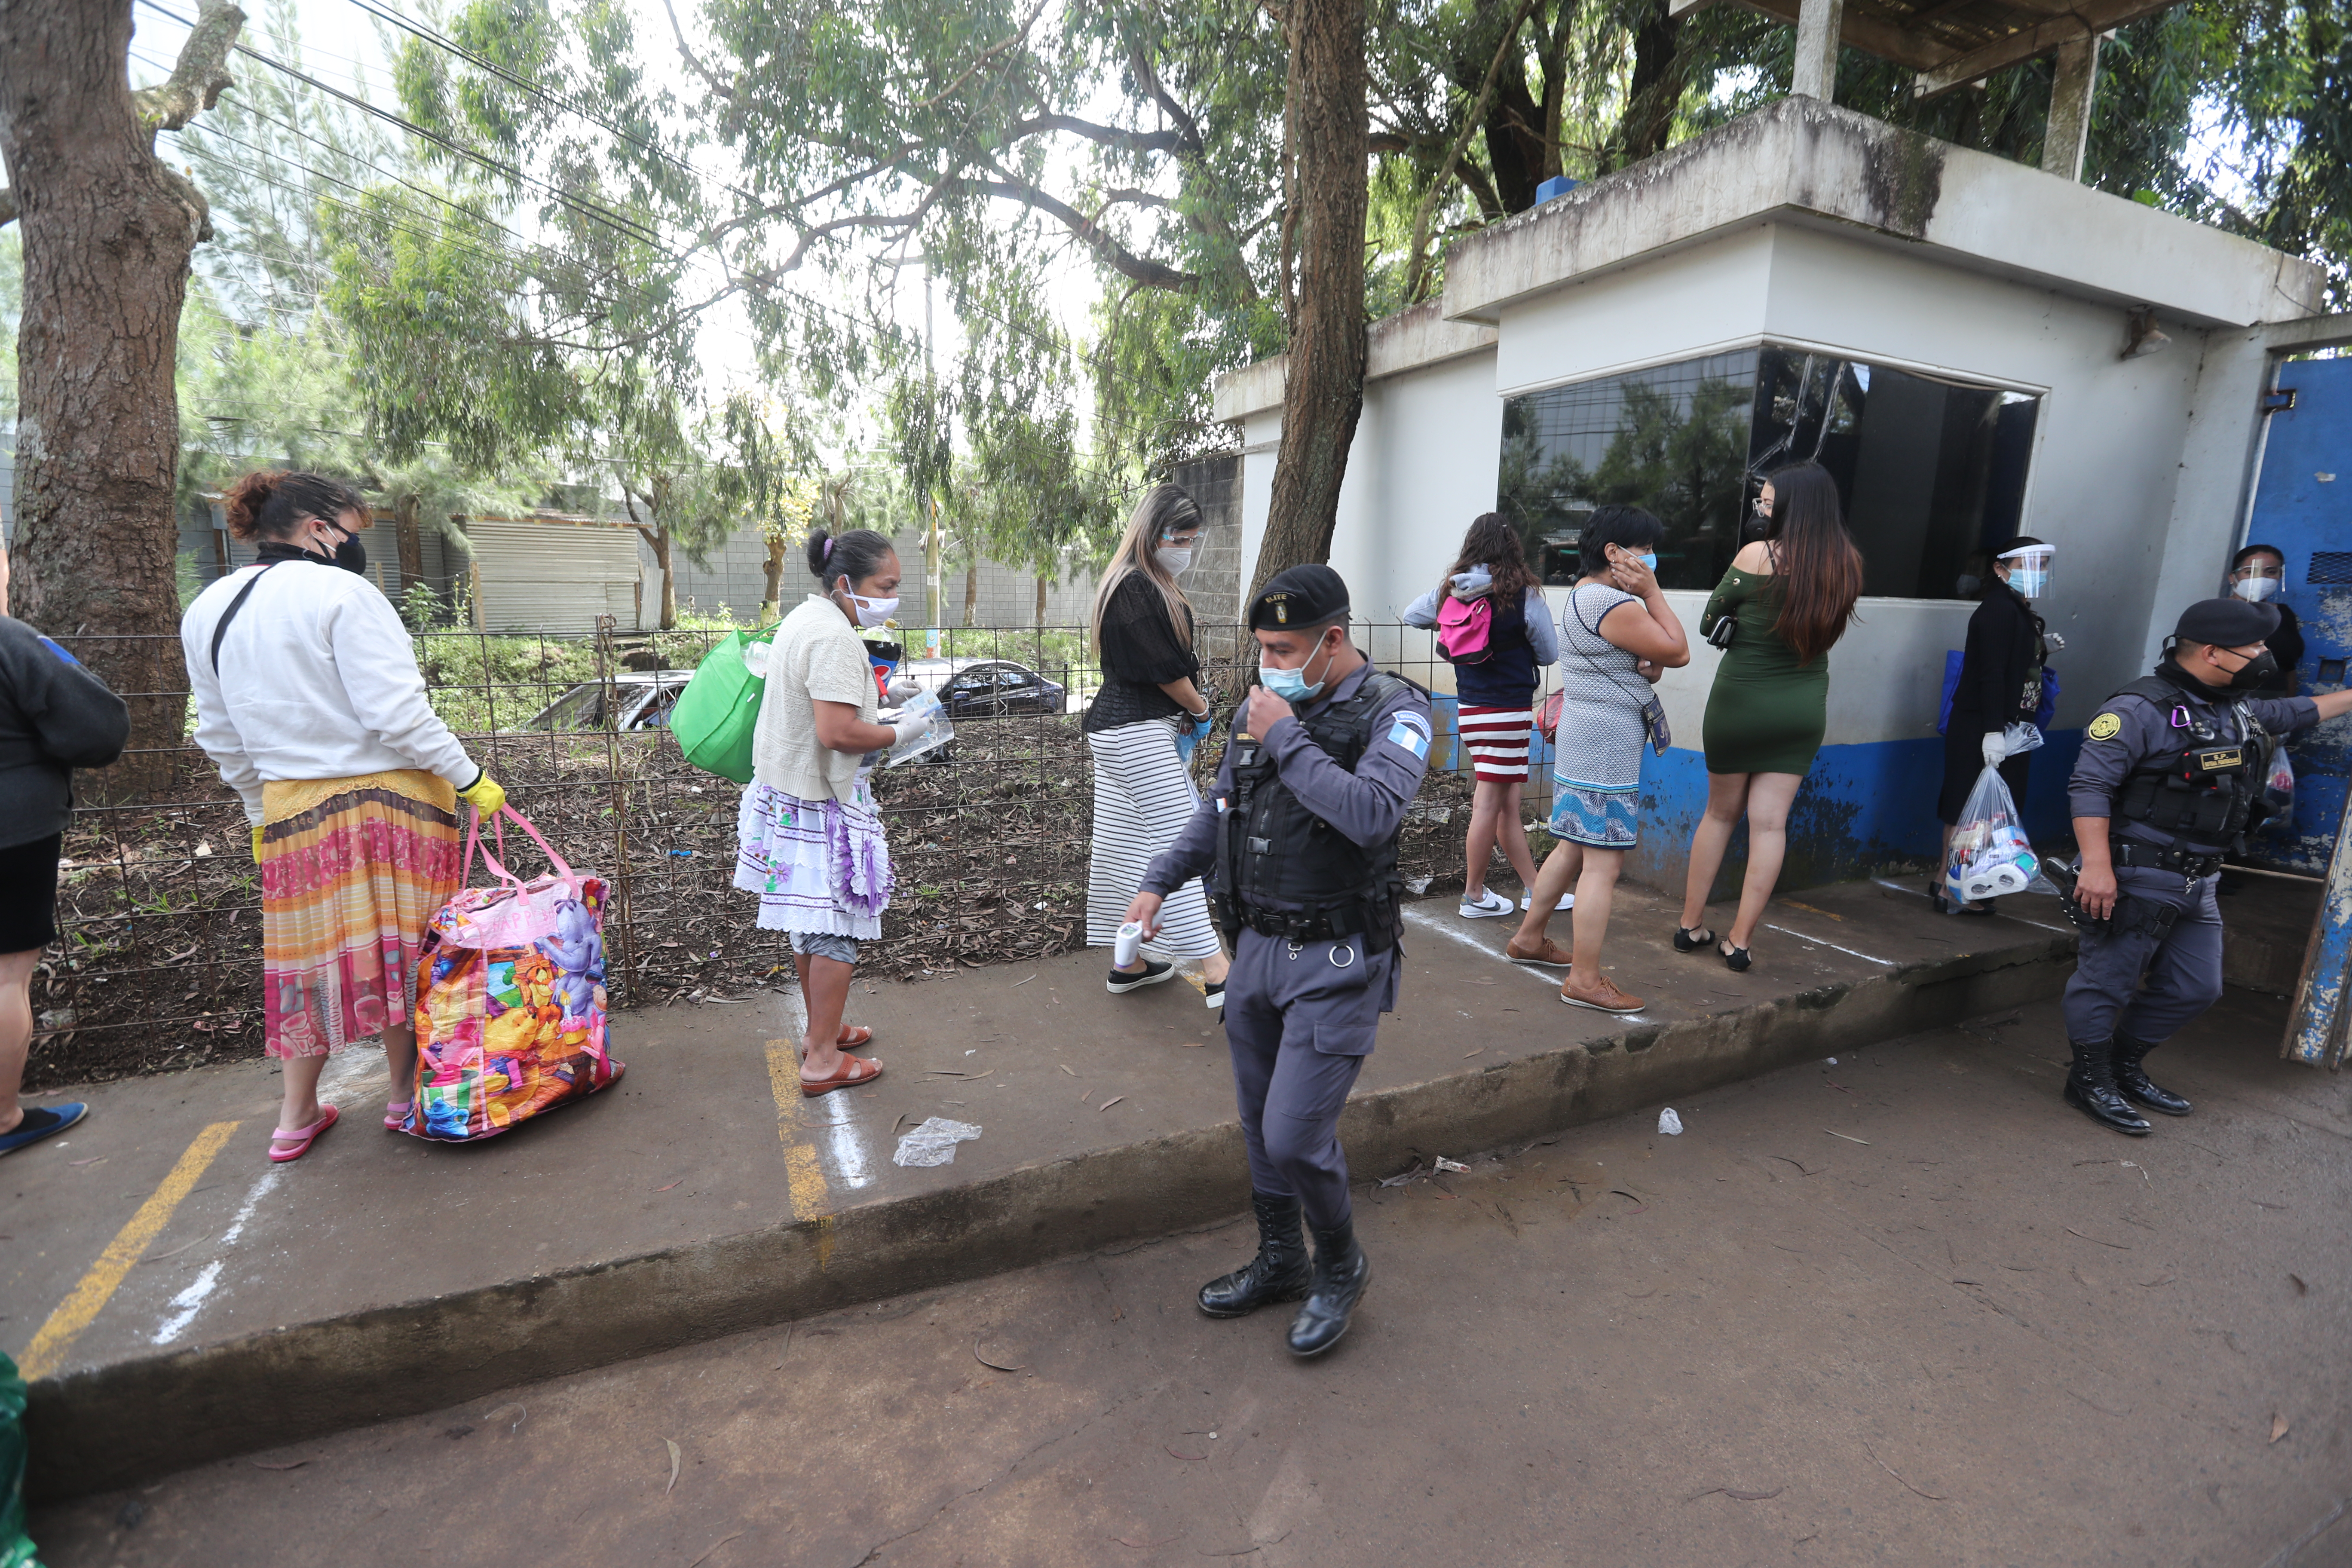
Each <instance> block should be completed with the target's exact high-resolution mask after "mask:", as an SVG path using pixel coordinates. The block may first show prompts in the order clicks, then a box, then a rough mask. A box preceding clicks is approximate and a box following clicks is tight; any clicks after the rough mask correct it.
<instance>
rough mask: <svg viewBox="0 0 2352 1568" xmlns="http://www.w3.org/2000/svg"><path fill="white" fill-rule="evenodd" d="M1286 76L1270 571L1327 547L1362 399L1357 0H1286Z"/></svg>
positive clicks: (1362, 162)
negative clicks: (1283, 250)
mask: <svg viewBox="0 0 2352 1568" xmlns="http://www.w3.org/2000/svg"><path fill="white" fill-rule="evenodd" d="M1289 16H1290V25H1289V32H1290V61H1289V69H1288V76H1287V79H1286V86H1285V91H1286V96H1287V100H1288V103H1289V105H1290V107H1291V110H1292V111H1293V112H1295V114H1296V116H1297V126H1298V140H1297V148H1298V219H1299V226H1300V231H1301V233H1300V244H1299V248H1298V308H1297V313H1296V316H1295V319H1294V320H1293V321H1292V323H1291V333H1290V363H1289V367H1288V370H1289V374H1288V376H1287V378H1286V382H1285V384H1284V389H1283V396H1282V444H1281V446H1280V447H1278V448H1277V449H1276V454H1275V462H1274V494H1273V497H1272V498H1271V502H1270V505H1269V507H1268V510H1267V514H1266V524H1265V539H1264V540H1263V542H1261V543H1260V544H1259V546H1258V554H1257V569H1256V571H1255V574H1253V575H1252V577H1251V579H1250V592H1249V594H1248V595H1245V597H1244V603H1246V602H1247V600H1248V599H1249V598H1255V596H1256V594H1257V591H1258V589H1259V588H1261V587H1263V586H1265V582H1266V579H1268V578H1270V577H1272V576H1273V575H1274V574H1276V573H1277V572H1280V571H1282V570H1283V569H1284V568H1286V567H1289V566H1296V565H1297V564H1299V563H1302V562H1308V561H1323V560H1327V559H1328V558H1329V556H1330V553H1331V531H1332V529H1333V527H1334V526H1335V525H1336V524H1337V522H1338V521H1339V483H1340V481H1341V480H1342V479H1344V478H1346V476H1347V472H1348V447H1349V444H1350V443H1351V442H1353V441H1354V440H1355V437H1356V420H1357V417H1358V416H1360V414H1362V412H1363V408H1364V207H1365V201H1366V182H1365V172H1366V167H1367V162H1366V161H1367V159H1368V158H1369V156H1370V147H1369V146H1368V145H1367V139H1366V132H1365V125H1364V94H1365V72H1364V7H1363V0H1291V4H1290V11H1289Z"/></svg>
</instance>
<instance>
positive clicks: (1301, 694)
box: [1257, 655, 1331, 708]
mask: <svg viewBox="0 0 2352 1568" xmlns="http://www.w3.org/2000/svg"><path fill="white" fill-rule="evenodd" d="M1314 662H1315V659H1314V658H1313V656H1312V655H1309V656H1308V658H1307V664H1313V663H1314ZM1323 668H1324V669H1325V671H1326V672H1327V673H1328V671H1329V669H1330V668H1331V661H1330V660H1329V659H1328V658H1327V659H1325V660H1324V661H1323ZM1257 679H1258V684H1259V685H1261V686H1263V687H1265V689H1267V690H1268V691H1270V692H1272V693H1273V694H1274V695H1275V696H1276V697H1279V698H1281V699H1282V700H1284V701H1285V702H1287V703H1289V704H1290V705H1291V706H1293V707H1294V708H1295V707H1297V705H1298V704H1299V703H1301V702H1311V701H1313V700H1315V697H1316V694H1317V693H1318V692H1319V691H1321V690H1322V689H1323V683H1322V682H1321V681H1319V680H1318V681H1315V682H1313V683H1312V684H1309V683H1308V681H1307V665H1301V666H1299V667H1298V668H1297V669H1276V668H1274V667H1273V666H1271V665H1269V664H1267V663H1265V661H1264V660H1263V659H1261V660H1259V662H1258V667H1257Z"/></svg>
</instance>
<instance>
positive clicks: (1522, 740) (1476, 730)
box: [1459, 702, 1536, 784]
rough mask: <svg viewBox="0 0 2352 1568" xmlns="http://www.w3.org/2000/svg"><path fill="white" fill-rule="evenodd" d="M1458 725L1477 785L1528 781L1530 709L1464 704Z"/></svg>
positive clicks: (1532, 714) (1532, 720) (1532, 728)
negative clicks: (1477, 781) (1482, 706)
mask: <svg viewBox="0 0 2352 1568" xmlns="http://www.w3.org/2000/svg"><path fill="white" fill-rule="evenodd" d="M1459 723H1460V726H1461V731H1462V749H1463V750H1464V751H1466V752H1469V753H1470V765H1471V771H1472V773H1474V774H1475V776H1476V777H1477V778H1478V779H1479V781H1480V782H1482V783H1486V784H1525V783H1527V782H1528V736H1529V735H1530V734H1532V733H1533V732H1534V731H1535V727H1536V715H1535V710H1533V709H1531V708H1480V707H1475V706H1473V705H1472V704H1470V703H1467V702H1465V703H1464V704H1463V705H1462V717H1461V719H1460V721H1459Z"/></svg>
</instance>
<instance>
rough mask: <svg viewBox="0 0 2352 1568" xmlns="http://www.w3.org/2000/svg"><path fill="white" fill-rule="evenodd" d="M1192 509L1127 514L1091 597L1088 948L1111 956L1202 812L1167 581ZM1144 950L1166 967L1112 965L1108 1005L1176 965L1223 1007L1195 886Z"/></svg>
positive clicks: (1194, 671)
mask: <svg viewBox="0 0 2352 1568" xmlns="http://www.w3.org/2000/svg"><path fill="white" fill-rule="evenodd" d="M1200 537H1201V509H1200V507H1199V505H1198V504H1197V503H1195V502H1194V501H1193V500H1192V497H1191V496H1189V495H1187V494H1185V493H1184V491H1182V490H1181V489H1178V488H1177V487H1176V486H1174V485H1160V486H1158V487H1156V488H1154V489H1153V490H1152V491H1151V493H1150V495H1147V496H1145V497H1144V498H1143V500H1142V503H1141V504H1140V505H1139V506H1138V507H1137V508H1136V509H1135V515H1134V516H1133V517H1132V518H1130V519H1129V521H1128V524H1127V534H1126V536H1125V537H1124V538H1122V539H1121V540H1120V541H1119V543H1118V551H1117V552H1115V553H1114V554H1113V555H1112V556H1111V558H1110V565H1109V566H1108V568H1106V569H1105V570H1104V572H1103V577H1102V584H1101V585H1100V586H1099V587H1097V589H1096V590H1095V610H1094V638H1095V648H1096V651H1097V655H1098V656H1099V657H1100V658H1101V659H1102V669H1103V684H1102V689H1101V690H1099V691H1097V692H1096V693H1095V700H1094V701H1093V702H1092V703H1091V704H1090V705H1089V706H1088V707H1087V717H1086V725H1085V729H1086V735H1087V749H1088V750H1089V751H1091V752H1093V753H1094V763H1095V826H1094V845H1093V850H1092V853H1091V855H1090V856H1089V857H1088V859H1087V946H1088V947H1110V946H1113V945H1115V944H1116V943H1117V942H1118V928H1119V925H1120V923H1121V922H1122V921H1125V920H1126V919H1127V907H1128V905H1129V904H1130V903H1132V902H1134V900H1135V894H1136V889H1139V888H1140V887H1141V886H1142V885H1143V873H1144V871H1145V869H1146V868H1149V867H1150V864H1151V859H1152V857H1153V856H1155V855H1158V854H1159V853H1160V851H1161V850H1163V849H1166V848H1168V847H1171V845H1173V844H1174V843H1175V842H1176V836H1177V835H1178V834H1180V833H1181V832H1182V831H1183V830H1184V824H1185V823H1186V822H1187V821H1189V820H1190V819H1191V818H1192V810H1193V808H1194V807H1195V806H1196V805H1199V804H1200V799H1201V797H1200V795H1199V792H1197V791H1196V790H1194V789H1193V787H1192V775H1191V774H1190V773H1188V772H1187V771H1186V769H1185V766H1184V762H1183V759H1182V757H1181V756H1180V755H1179V754H1178V752H1177V741H1178V739H1179V737H1181V736H1182V735H1184V734H1185V733H1187V732H1188V731H1189V732H1192V733H1193V734H1195V735H1202V734H1206V733H1207V732H1208V728H1209V723H1210V713H1209V700H1208V699H1207V698H1205V697H1203V696H1202V695H1201V691H1200V689H1199V688H1198V687H1197V686H1195V685H1194V684H1193V682H1194V681H1195V680H1196V679H1198V678H1199V676H1200V673H1201V660H1200V657H1199V655H1198V654H1197V653H1196V652H1195V651H1194V650H1193V647H1192V605H1191V603H1190V602H1189V601H1187V600H1186V599H1185V597H1184V590H1183V589H1181V588H1180V587H1178V586H1177V585H1176V579H1177V578H1178V577H1180V576H1181V575H1182V574H1183V572H1184V570H1185V568H1186V567H1188V566H1190V565H1192V553H1193V551H1194V550H1195V548H1197V546H1198V544H1199V541H1200ZM1152 945H1153V947H1154V948H1155V949H1156V950H1157V951H1158V952H1160V954H1161V955H1162V957H1163V958H1165V959H1166V960H1169V961H1170V962H1161V961H1160V959H1153V958H1148V957H1146V956H1144V955H1143V954H1142V953H1140V952H1139V953H1138V954H1137V955H1136V958H1135V962H1134V963H1131V964H1129V965H1128V966H1126V967H1124V968H1122V967H1120V966H1119V965H1118V964H1117V963H1113V965H1112V966H1111V971H1110V978H1109V979H1108V981H1107V982H1105V984H1106V987H1107V988H1108V990H1110V991H1111V992H1113V993H1114V994H1117V993H1120V992H1126V991H1133V990H1135V989H1137V988H1138V987H1140V986H1145V985H1156V984H1159V983H1160V981H1163V980H1165V979H1167V978H1168V977H1169V976H1170V975H1171V974H1173V973H1176V968H1175V964H1174V963H1173V962H1172V961H1173V960H1176V959H1187V958H1189V959H1198V960H1199V961H1200V963H1201V970H1202V979H1203V980H1204V981H1205V982H1206V987H1207V994H1208V1001H1209V1005H1210V1006H1212V1007H1219V1006H1223V1005H1224V1000H1225V967H1226V964H1225V953H1224V949H1223V945H1222V944H1221V943H1220V942H1218V940H1217V928H1216V926H1215V925H1214V923H1213V922H1212V921H1210V919H1209V900H1208V897H1207V895H1206V894H1204V893H1203V892H1202V890H1201V884H1200V883H1199V882H1198V881H1192V882H1187V883H1185V884H1184V886H1182V887H1181V888H1179V889H1176V891H1175V892H1174V893H1172V894H1171V895H1170V896H1169V898H1168V900H1167V902H1166V903H1165V904H1164V905H1163V906H1162V907H1161V912H1160V931H1159V934H1158V936H1157V937H1156V939H1155V940H1154V942H1153V943H1152Z"/></svg>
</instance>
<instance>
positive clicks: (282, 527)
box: [221, 468, 368, 539]
mask: <svg viewBox="0 0 2352 1568" xmlns="http://www.w3.org/2000/svg"><path fill="white" fill-rule="evenodd" d="M221 500H222V506H223V509H224V510H226V512H227V513H228V531H229V532H230V533H232V534H234V535H235V536H236V537H237V538H239V539H283V538H285V537H286V536H287V535H289V534H290V533H292V532H293V531H294V528H295V525H296V524H297V523H299V522H300V521H302V520H303V519H304V518H306V517H310V518H316V519H318V520H319V521H320V522H333V521H335V520H336V519H338V518H340V517H341V516H342V515H343V513H345V512H347V511H356V512H360V513H362V514H365V512H366V511H367V510H368V506H367V502H365V501H363V500H361V499H360V494H359V492H358V491H357V490H355V489H352V487H351V486H349V485H347V484H345V483H343V482H342V481H341V479H328V478H327V477H326V476H325V475H323V474H304V473H288V472H286V471H285V470H283V469H278V468H262V469H259V470H257V471H256V472H254V473H250V474H247V475H246V476H245V478H243V479H239V480H237V481H236V483H235V484H233V485H231V486H229V487H228V490H227V493H226V494H225V495H224V496H223V497H222V498H221Z"/></svg>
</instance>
